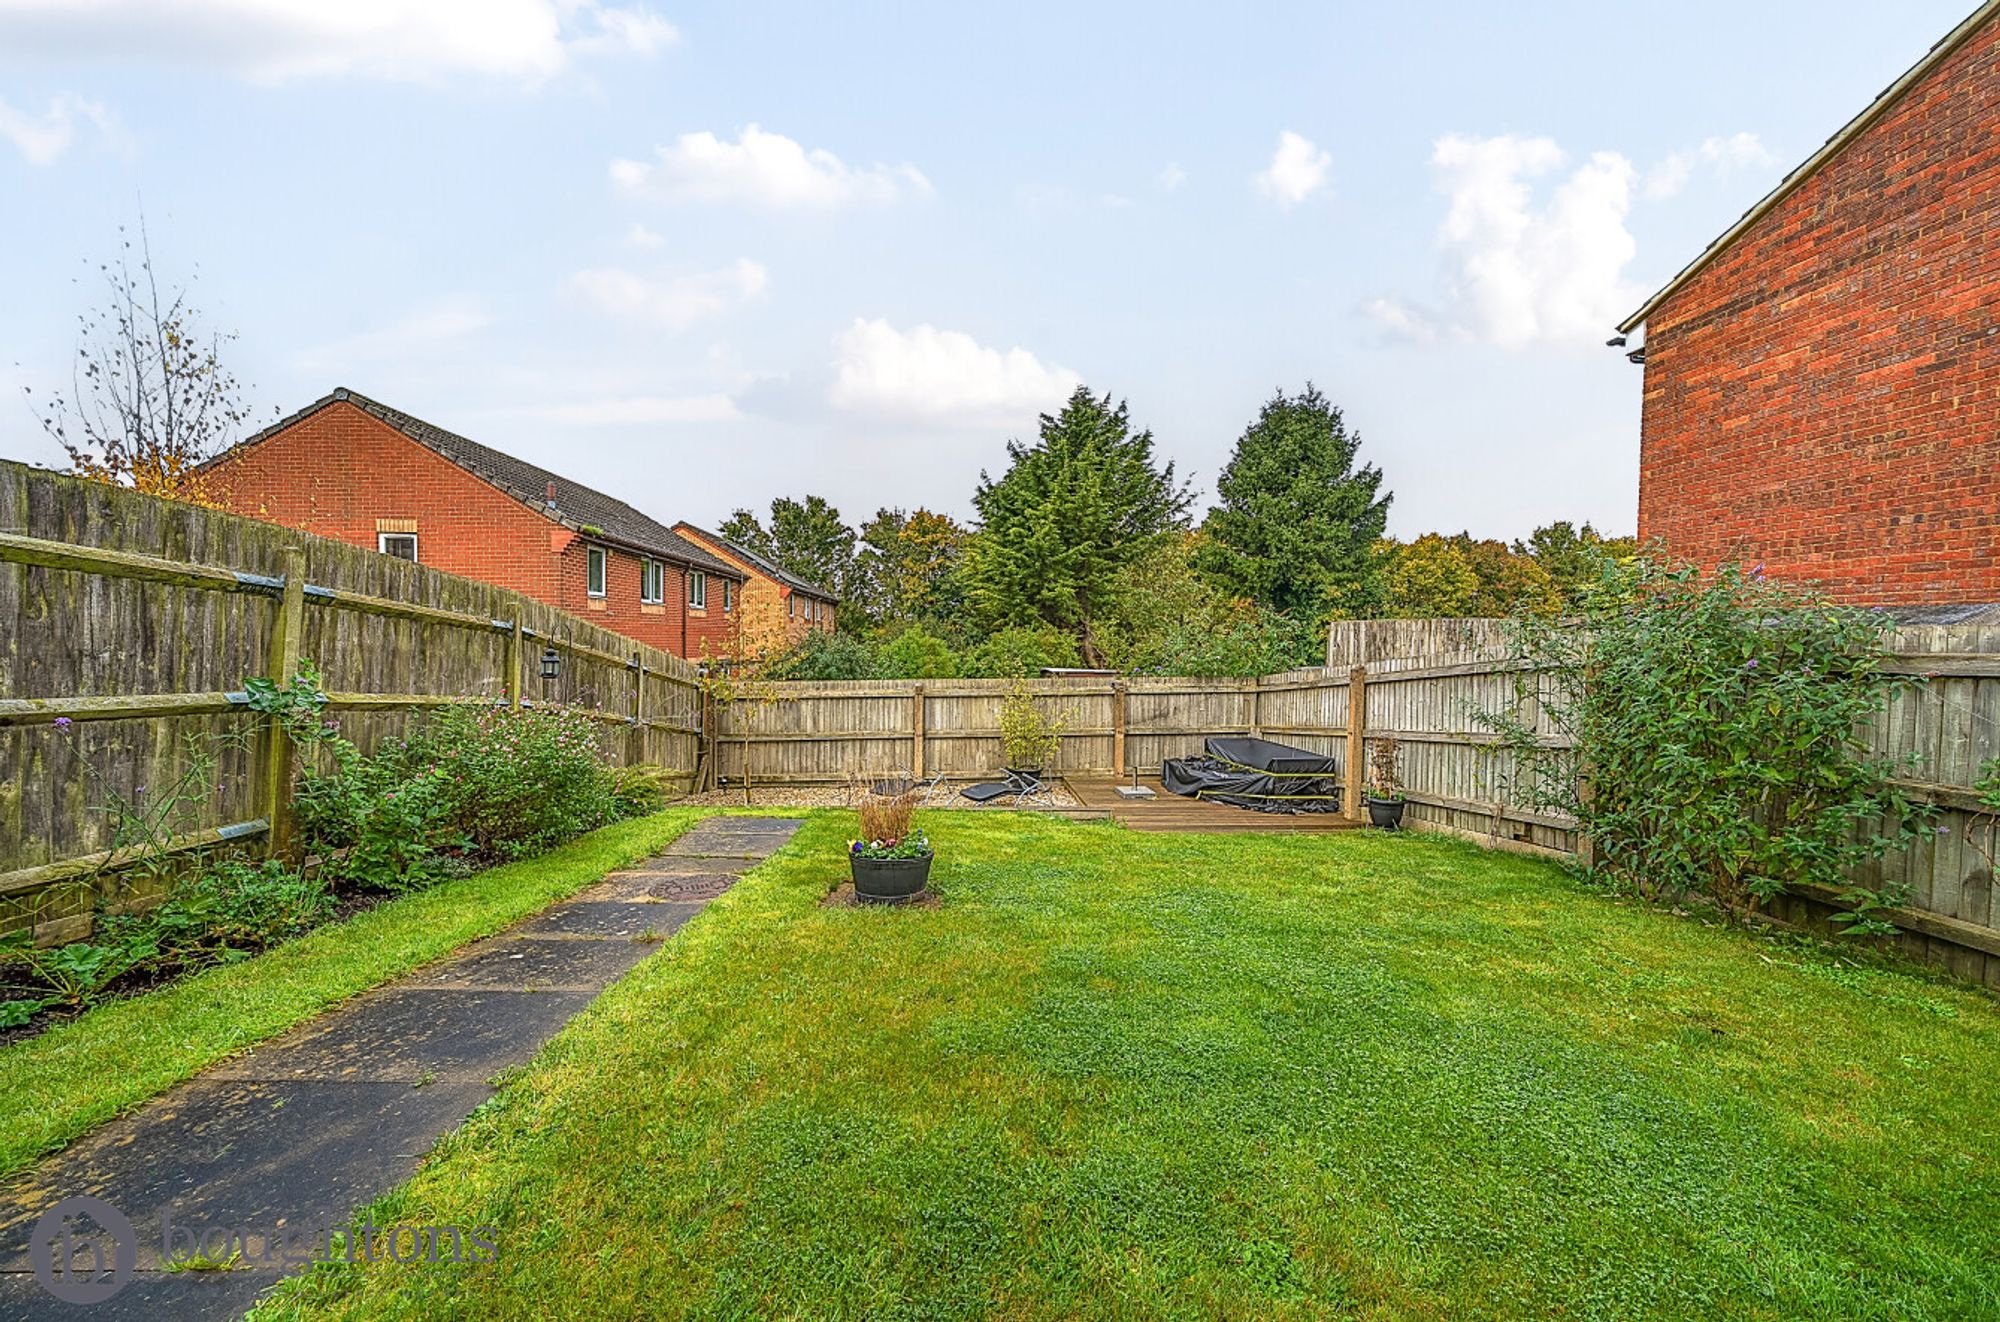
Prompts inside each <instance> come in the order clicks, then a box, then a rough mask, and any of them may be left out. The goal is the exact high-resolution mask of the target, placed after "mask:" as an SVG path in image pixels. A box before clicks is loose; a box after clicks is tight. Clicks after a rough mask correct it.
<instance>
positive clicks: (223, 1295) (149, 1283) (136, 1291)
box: [0, 1229, 279, 1322]
mask: <svg viewBox="0 0 2000 1322" xmlns="http://www.w3.org/2000/svg"><path fill="white" fill-rule="evenodd" d="M139 1233H140V1234H141V1235H142V1236H143V1235H144V1234H145V1231H144V1230H143V1229H142V1230H140V1232H139ZM278 1276H279V1274H278V1273H276V1272H265V1271H257V1272H161V1271H140V1272H139V1273H138V1274H137V1275H136V1276H134V1277H133V1278H132V1283H131V1284H130V1285H127V1286H126V1287H125V1288H124V1289H122V1290H120V1291H119V1292H118V1293H117V1294H115V1295H113V1296H112V1297H111V1298H110V1299H108V1300H106V1301H105V1302H104V1303H101V1304H92V1305H90V1306H89V1307H84V1306H81V1305H77V1304H65V1303H62V1302H60V1301H58V1300H57V1299H56V1298H55V1297H54V1296H53V1295H51V1294H50V1293H49V1292H48V1291H47V1290H44V1289H43V1288H42V1283H41V1282H40V1281H38V1280H36V1279H35V1277H34V1274H33V1273H31V1272H25V1271H24V1272H12V1273H0V1317H4V1318H21V1319H23V1322H27V1320H28V1319H37V1320H39V1319H44V1318H46V1319H48V1322H69V1320H70V1319H72V1318H74V1319H76V1322H167V1320H168V1319H178V1318H211V1317H213V1318H227V1317H238V1316H241V1315H242V1314H244V1313H247V1312H249V1311H250V1306H251V1305H252V1304H254V1303H256V1302H257V1296H258V1295H260V1294H262V1293H264V1291H266V1290H268V1289H270V1288H271V1287H272V1286H273V1285H275V1284H277V1282H278Z"/></svg>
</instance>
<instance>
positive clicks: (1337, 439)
mask: <svg viewBox="0 0 2000 1322" xmlns="http://www.w3.org/2000/svg"><path fill="white" fill-rule="evenodd" d="M1360 449H1361V438H1360V437H1359V436H1358V435H1354V434H1352V433H1350V432H1349V431H1348V430H1347V424H1346V422H1345V420H1344V419H1343V418H1342V417H1341V414H1340V410H1339V409H1338V408H1336V407H1335V406H1334V405H1333V403H1332V402H1331V401H1330V400H1328V399H1327V397H1326V396H1325V395H1322V394H1321V393H1320V392H1319V389H1318V387H1316V386H1314V385H1313V384H1312V383H1311V382H1307V383H1306V388H1305V389H1304V390H1303V391H1301V392H1300V393H1299V394H1297V395H1289V396H1288V395H1286V394H1285V393H1284V392H1283V391H1282V390H1281V391H1279V392H1278V393H1277V394H1276V395H1274V396H1272V397H1271V399H1270V400H1269V401H1267V402H1266V403H1265V405H1264V407H1263V409H1262V411H1260V412H1259V413H1258V415H1257V420H1256V421H1255V422H1253V423H1251V424H1250V426H1249V427H1247V428H1246V429H1245V430H1244V432H1243V435H1242V436H1240V437H1239V438H1237V441H1236V450H1235V453H1233V454H1232V455H1231V456H1230V457H1229V463H1228V466H1227V467H1225V468H1224V469H1223V470H1222V475H1221V477H1219V478H1217V479H1216V483H1215V494H1216V498H1217V503H1216V506H1215V508H1213V509H1211V510H1210V511H1209V512H1208V518H1207V520H1206V522H1205V523H1204V524H1203V525H1202V526H1203V530H1204V531H1206V532H1207V533H1208V541H1207V543H1206V544H1205V545H1204V547H1203V550H1202V555H1201V559H1200V567H1201V569H1202V570H1203V571H1204V572H1206V573H1208V574H1209V575H1211V576H1212V577H1214V578H1215V579H1216V580H1217V581H1218V582H1220V583H1222V584H1223V585H1224V586H1225V587H1227V588H1229V589H1230V590H1231V591H1233V592H1236V593H1238V594H1240V595H1242V596H1245V597H1249V598H1250V599H1251V600H1253V601H1256V602H1258V603H1260V604H1262V605H1266V606H1272V607H1275V608H1276V609H1278V610H1281V611H1284V612H1286V613H1287V614H1291V615H1295V616H1298V617H1299V618H1301V619H1307V620H1320V619H1324V618H1326V617H1327V616H1329V615H1340V616H1352V615H1358V614H1362V613H1364V612H1366V611H1367V610H1369V609H1370V608H1371V607H1373V606H1375V605H1376V604H1377V603H1378V602H1379V601H1380V597H1381V590H1380V573H1379V568H1378V564H1377V557H1376V554H1375V543H1376V542H1377V540H1378V539H1380V538H1381V536H1382V531H1383V528H1384V526H1385V524H1386V523H1387V520H1388V517H1389V501H1390V499H1391V497H1390V496H1389V495H1388V494H1387V493H1385V492H1383V491H1382V489H1381V488H1382V472H1381V470H1380V469H1378V468H1376V467H1375V466H1374V465H1373V464H1363V465H1362V466H1361V467H1359V468H1356V467H1355V458H1356V456H1357V454H1358V452H1359V451H1360Z"/></svg>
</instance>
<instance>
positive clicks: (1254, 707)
mask: <svg viewBox="0 0 2000 1322" xmlns="http://www.w3.org/2000/svg"><path fill="white" fill-rule="evenodd" d="M1250 737H1251V738H1252V739H1262V738H1263V737H1264V677H1263V676H1262V675H1252V676H1251V677H1250Z"/></svg>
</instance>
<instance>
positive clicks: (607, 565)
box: [583, 546, 611, 597]
mask: <svg viewBox="0 0 2000 1322" xmlns="http://www.w3.org/2000/svg"><path fill="white" fill-rule="evenodd" d="M610 586H611V553H610V552H609V551H606V550H605V549H604V548H603V547H601V546H593V547H590V548H588V549H587V550H585V551H584V553H583V590H584V591H585V592H586V593H588V594H589V595H590V596H593V597H603V596H604V595H605V590H606V589H607V588H609V587H610Z"/></svg>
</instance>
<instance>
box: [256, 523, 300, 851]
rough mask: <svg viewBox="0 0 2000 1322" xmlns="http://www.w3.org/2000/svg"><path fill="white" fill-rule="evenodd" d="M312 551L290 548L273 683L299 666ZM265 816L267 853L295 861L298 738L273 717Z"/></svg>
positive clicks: (273, 647)
mask: <svg viewBox="0 0 2000 1322" xmlns="http://www.w3.org/2000/svg"><path fill="white" fill-rule="evenodd" d="M305 617H306V549H305V548H304V547H303V546H288V547H286V548H285V589H284V595H283V596H281V597H280V598H279V599H278V615H277V619H276V620H275V621H274V622H273V623H272V627H271V641H270V647H269V651H268V654H267V655H266V656H265V658H264V677H265V678H266V679H268V680H270V681H271V682H272V683H273V684H281V685H282V684H289V683H291V682H292V675H293V673H294V672H296V671H297V670H298V668H299V649H300V647H301V646H302V645H303V644H304V642H305V639H304V637H303V635H304V633H305V623H306V618H305ZM264 818H265V820H266V821H268V822H270V824H271V831H270V834H269V835H267V836H266V837H265V838H264V839H265V852H266V854H267V855H268V856H269V857H271V858H281V859H289V858H291V857H293V855H294V854H295V852H296V842H295V840H294V839H293V836H294V831H293V822H292V737H291V736H290V735H288V734H286V733H285V727H284V724H283V723H282V722H281V721H279V719H278V718H277V717H276V716H273V717H271V719H270V724H269V725H268V727H267V728H266V730H265V735H264Z"/></svg>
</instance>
